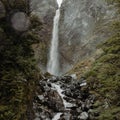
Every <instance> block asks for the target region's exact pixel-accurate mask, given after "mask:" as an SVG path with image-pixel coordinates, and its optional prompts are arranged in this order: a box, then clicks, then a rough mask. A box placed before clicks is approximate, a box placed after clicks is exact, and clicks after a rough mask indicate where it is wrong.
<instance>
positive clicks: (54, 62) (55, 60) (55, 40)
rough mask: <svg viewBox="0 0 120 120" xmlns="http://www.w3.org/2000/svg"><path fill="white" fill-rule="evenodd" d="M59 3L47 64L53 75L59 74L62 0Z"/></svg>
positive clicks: (58, 0)
mask: <svg viewBox="0 0 120 120" xmlns="http://www.w3.org/2000/svg"><path fill="white" fill-rule="evenodd" d="M57 3H58V7H59V8H58V9H57V10H56V14H55V17H54V24H53V31H52V40H51V47H50V55H49V61H48V66H47V71H48V72H49V73H51V74H53V75H59V53H58V44H59V37H58V33H59V20H60V7H61V4H62V0H57Z"/></svg>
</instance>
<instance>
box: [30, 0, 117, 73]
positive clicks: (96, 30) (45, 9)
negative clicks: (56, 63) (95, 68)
mask: <svg viewBox="0 0 120 120" xmlns="http://www.w3.org/2000/svg"><path fill="white" fill-rule="evenodd" d="M56 9H57V2H56V0H49V1H48V0H31V10H32V14H35V15H38V16H39V18H40V20H41V21H42V22H43V23H44V24H45V26H44V28H43V29H41V30H40V33H39V34H40V35H42V39H43V41H42V43H40V45H38V44H37V45H35V47H34V50H35V54H36V56H37V59H38V64H39V65H40V68H42V69H43V71H46V65H47V61H48V54H49V48H50V41H51V36H52V35H51V34H52V28H53V18H54V15H55V11H56ZM113 19H116V15H115V10H114V6H110V5H108V4H107V3H106V2H105V1H104V0H101V1H99V0H84V1H83V0H63V3H62V6H61V18H60V25H59V55H60V56H59V59H60V69H61V73H65V72H66V71H68V70H69V69H70V68H71V67H72V66H73V65H74V64H75V63H76V62H77V61H78V60H84V59H85V58H87V57H90V56H91V55H92V54H93V53H94V51H96V46H97V45H98V44H99V43H100V42H102V41H104V40H106V38H108V37H109V36H111V35H112V33H111V31H110V29H109V28H108V26H109V23H110V21H112V20H113Z"/></svg>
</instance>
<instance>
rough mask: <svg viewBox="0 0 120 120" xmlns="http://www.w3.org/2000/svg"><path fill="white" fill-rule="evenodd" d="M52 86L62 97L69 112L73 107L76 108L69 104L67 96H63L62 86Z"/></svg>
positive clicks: (53, 84)
mask: <svg viewBox="0 0 120 120" xmlns="http://www.w3.org/2000/svg"><path fill="white" fill-rule="evenodd" d="M52 86H53V87H54V88H55V89H56V90H57V92H58V93H59V95H60V97H61V98H62V100H63V104H64V107H65V109H66V110H69V108H70V107H73V106H74V105H73V104H71V103H69V102H67V101H66V100H65V99H64V97H65V95H64V94H62V92H63V91H64V90H62V89H61V88H60V85H57V84H55V83H52Z"/></svg>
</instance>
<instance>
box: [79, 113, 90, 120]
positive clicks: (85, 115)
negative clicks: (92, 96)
mask: <svg viewBox="0 0 120 120" xmlns="http://www.w3.org/2000/svg"><path fill="white" fill-rule="evenodd" d="M78 118H79V119H80V120H87V119H88V113H87V112H82V113H81V114H80V116H78Z"/></svg>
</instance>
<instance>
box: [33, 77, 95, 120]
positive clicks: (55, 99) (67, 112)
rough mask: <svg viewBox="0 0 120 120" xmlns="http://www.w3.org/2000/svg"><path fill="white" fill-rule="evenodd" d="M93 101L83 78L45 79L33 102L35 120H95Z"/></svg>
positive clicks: (40, 83)
mask: <svg viewBox="0 0 120 120" xmlns="http://www.w3.org/2000/svg"><path fill="white" fill-rule="evenodd" d="M94 100H95V96H94V95H91V94H90V93H89V90H88V86H87V83H86V81H85V79H84V78H81V79H80V80H76V79H75V76H74V77H73V76H63V77H52V78H50V79H46V78H45V79H43V80H41V81H40V82H39V90H38V93H36V97H35V100H34V110H35V115H36V118H35V120H92V119H94V120H95V118H94V117H95V116H97V113H95V112H93V103H94Z"/></svg>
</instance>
